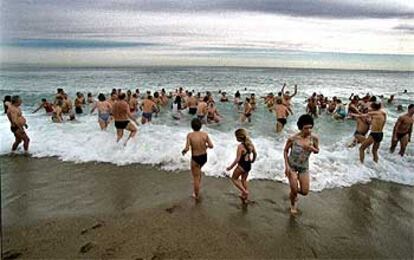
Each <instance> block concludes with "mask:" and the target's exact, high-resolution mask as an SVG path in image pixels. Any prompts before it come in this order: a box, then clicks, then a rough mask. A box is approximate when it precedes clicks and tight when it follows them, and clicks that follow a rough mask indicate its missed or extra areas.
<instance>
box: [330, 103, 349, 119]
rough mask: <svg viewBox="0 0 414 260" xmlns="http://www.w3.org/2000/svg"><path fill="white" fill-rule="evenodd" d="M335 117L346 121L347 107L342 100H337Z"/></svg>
mask: <svg viewBox="0 0 414 260" xmlns="http://www.w3.org/2000/svg"><path fill="white" fill-rule="evenodd" d="M333 117H334V118H335V119H342V120H344V119H345V117H346V111H345V106H344V104H342V101H341V100H340V99H337V100H336V110H335V113H334V114H333Z"/></svg>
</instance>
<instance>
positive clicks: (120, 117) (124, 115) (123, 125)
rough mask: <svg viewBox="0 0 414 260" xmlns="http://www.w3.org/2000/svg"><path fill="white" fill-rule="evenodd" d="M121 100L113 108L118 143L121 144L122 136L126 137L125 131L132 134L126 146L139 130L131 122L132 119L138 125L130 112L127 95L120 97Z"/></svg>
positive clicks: (120, 95) (122, 94)
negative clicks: (126, 99)
mask: <svg viewBox="0 0 414 260" xmlns="http://www.w3.org/2000/svg"><path fill="white" fill-rule="evenodd" d="M118 98H119V100H118V101H117V102H116V103H115V104H114V105H113V107H112V116H113V117H114V120H115V128H116V135H117V139H116V141H117V142H119V140H121V138H122V136H123V135H124V129H126V130H128V131H130V132H131V133H130V134H129V136H128V139H127V140H126V141H125V143H124V145H127V142H128V141H129V139H131V138H132V137H134V136H135V134H136V133H137V128H136V127H135V126H134V125H133V124H132V123H131V122H130V119H131V120H132V121H134V122H135V124H137V125H138V123H137V122H136V120H135V118H134V117H133V115H132V114H131V112H130V111H129V105H128V103H127V102H126V101H125V93H121V94H119V95H118Z"/></svg>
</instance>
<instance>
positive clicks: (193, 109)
mask: <svg viewBox="0 0 414 260" xmlns="http://www.w3.org/2000/svg"><path fill="white" fill-rule="evenodd" d="M187 107H188V113H189V114H190V115H193V116H194V115H195V114H197V99H196V98H195V97H194V96H193V93H192V92H189V93H188V98H187Z"/></svg>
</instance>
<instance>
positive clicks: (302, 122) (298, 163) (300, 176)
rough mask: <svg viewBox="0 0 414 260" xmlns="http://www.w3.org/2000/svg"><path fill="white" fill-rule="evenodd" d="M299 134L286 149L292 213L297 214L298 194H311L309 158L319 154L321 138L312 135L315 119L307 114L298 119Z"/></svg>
mask: <svg viewBox="0 0 414 260" xmlns="http://www.w3.org/2000/svg"><path fill="white" fill-rule="evenodd" d="M297 126H298V128H299V130H300V132H299V133H297V134H295V135H293V136H291V137H289V138H288V140H287V141H286V145H285V149H284V158H285V174H286V177H287V178H288V179H289V184H290V194H289V198H290V212H291V213H292V214H296V213H297V204H298V194H301V195H303V196H306V195H307V194H308V192H309V181H310V178H309V157H310V155H311V153H319V138H318V137H317V136H316V135H313V134H312V128H313V118H312V116H310V115H308V114H305V115H301V116H300V117H299V119H298V122H297Z"/></svg>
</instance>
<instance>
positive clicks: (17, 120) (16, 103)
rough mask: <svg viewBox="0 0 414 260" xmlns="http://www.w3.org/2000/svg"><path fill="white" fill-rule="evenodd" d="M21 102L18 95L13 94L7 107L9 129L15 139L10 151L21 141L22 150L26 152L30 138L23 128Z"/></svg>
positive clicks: (24, 126) (24, 125) (15, 148)
mask: <svg viewBox="0 0 414 260" xmlns="http://www.w3.org/2000/svg"><path fill="white" fill-rule="evenodd" d="M21 104H22V100H21V98H20V97H19V96H13V97H12V98H11V103H10V105H9V106H8V109H7V118H8V119H9V121H10V130H11V132H12V133H13V134H14V137H15V141H14V143H13V145H12V152H14V151H16V150H17V147H18V146H19V144H20V143H21V142H22V141H23V148H24V151H25V153H28V151H29V142H30V139H29V137H28V136H27V134H26V132H25V130H24V128H26V129H27V124H26V119H25V118H24V117H23V115H22V110H21V109H20V105H21Z"/></svg>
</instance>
